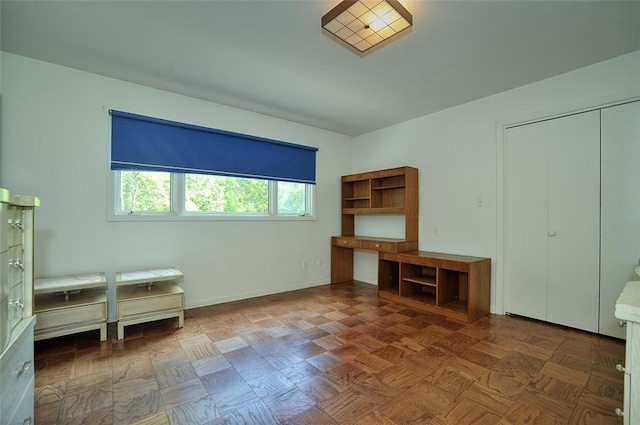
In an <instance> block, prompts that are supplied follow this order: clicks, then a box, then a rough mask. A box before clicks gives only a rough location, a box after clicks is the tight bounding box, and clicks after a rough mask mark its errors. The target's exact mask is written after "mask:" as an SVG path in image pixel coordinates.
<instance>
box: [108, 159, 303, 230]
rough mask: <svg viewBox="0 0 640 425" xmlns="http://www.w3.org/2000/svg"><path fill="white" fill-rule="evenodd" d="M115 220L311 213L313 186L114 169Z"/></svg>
mask: <svg viewBox="0 0 640 425" xmlns="http://www.w3.org/2000/svg"><path fill="white" fill-rule="evenodd" d="M112 173H113V178H112V181H113V184H112V185H111V186H112V187H113V190H112V194H113V196H112V199H114V200H115V202H114V203H113V204H114V206H113V208H112V209H111V211H112V214H111V219H112V220H159V219H160V220H189V219H196V220H202V219H224V218H227V219H230V218H234V219H240V218H245V219H251V218H255V219H271V218H273V219H287V218H288V219H310V218H313V215H314V214H313V194H314V190H313V189H314V186H313V185H309V184H304V183H291V182H281V181H269V180H261V179H247V178H240V177H229V176H212V175H206V174H181V173H167V172H157V171H137V170H135V171H128V170H122V171H113V172H112Z"/></svg>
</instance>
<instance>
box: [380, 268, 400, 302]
mask: <svg viewBox="0 0 640 425" xmlns="http://www.w3.org/2000/svg"><path fill="white" fill-rule="evenodd" d="M399 273H400V267H399V265H398V263H396V262H394V261H379V262H378V276H384V278H383V279H381V280H380V282H381V284H380V285H379V286H378V290H379V291H383V292H387V293H390V294H394V295H398V294H399V293H400V283H399V280H398V276H399Z"/></svg>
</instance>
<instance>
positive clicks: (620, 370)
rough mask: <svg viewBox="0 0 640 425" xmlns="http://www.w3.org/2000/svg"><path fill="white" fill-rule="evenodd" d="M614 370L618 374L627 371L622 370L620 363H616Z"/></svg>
mask: <svg viewBox="0 0 640 425" xmlns="http://www.w3.org/2000/svg"><path fill="white" fill-rule="evenodd" d="M616 370H617V371H618V372H624V371H626V370H627V369H625V368H624V366H622V365H621V364H620V363H618V364H617V365H616Z"/></svg>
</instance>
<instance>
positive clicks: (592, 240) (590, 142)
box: [505, 111, 600, 332]
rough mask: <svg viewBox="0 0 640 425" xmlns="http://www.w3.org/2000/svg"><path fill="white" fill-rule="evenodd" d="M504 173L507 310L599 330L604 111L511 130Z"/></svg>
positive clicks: (508, 131)
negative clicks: (601, 123) (505, 194)
mask: <svg viewBox="0 0 640 425" xmlns="http://www.w3.org/2000/svg"><path fill="white" fill-rule="evenodd" d="M506 178H507V180H506V182H507V185H506V190H507V211H506V217H507V241H506V242H507V268H506V271H507V274H506V282H507V285H506V298H505V305H506V311H507V312H509V313H514V314H519V315H522V316H527V317H532V318H535V319H540V320H546V321H549V322H552V323H558V324H562V325H566V326H570V327H574V328H578V329H584V330H587V331H592V332H597V331H598V314H597V311H598V307H599V305H598V292H599V255H600V246H599V240H600V238H599V232H600V230H599V227H600V189H599V186H600V114H599V112H598V111H591V112H586V113H582V114H576V115H572V116H568V117H563V118H557V119H552V120H547V121H542V122H538V123H533V124H529V125H523V126H519V127H514V128H510V129H508V130H507V175H506ZM594 312H595V314H594Z"/></svg>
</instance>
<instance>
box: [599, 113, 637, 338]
mask: <svg viewBox="0 0 640 425" xmlns="http://www.w3.org/2000/svg"><path fill="white" fill-rule="evenodd" d="M639 187H640V101H636V102H632V103H626V104H623V105H617V106H612V107H610V108H605V109H602V191H601V192H602V195H601V196H602V210H601V211H602V229H601V250H602V252H601V258H600V261H601V265H600V333H602V334H605V335H609V336H614V337H618V338H624V336H625V332H624V329H622V328H620V327H619V326H618V325H617V321H616V319H615V317H614V306H615V302H616V298H617V297H618V295H620V292H621V291H622V288H623V287H624V284H625V282H627V281H629V280H633V279H636V278H637V276H634V273H633V269H634V267H635V266H637V265H638V260H639V259H640V190H638V188H639Z"/></svg>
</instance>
